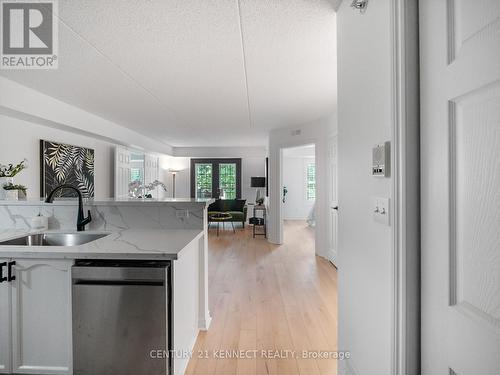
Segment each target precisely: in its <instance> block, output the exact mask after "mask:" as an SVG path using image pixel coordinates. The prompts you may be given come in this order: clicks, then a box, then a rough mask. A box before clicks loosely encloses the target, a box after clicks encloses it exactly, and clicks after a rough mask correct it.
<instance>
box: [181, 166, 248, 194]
mask: <svg viewBox="0 0 500 375" xmlns="http://www.w3.org/2000/svg"><path fill="white" fill-rule="evenodd" d="M191 197H192V198H199V199H203V198H221V199H237V198H241V159H191Z"/></svg>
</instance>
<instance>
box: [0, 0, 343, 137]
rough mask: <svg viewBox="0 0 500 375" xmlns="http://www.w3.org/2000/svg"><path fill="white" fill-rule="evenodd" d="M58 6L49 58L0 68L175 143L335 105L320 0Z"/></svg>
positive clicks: (326, 9)
mask: <svg viewBox="0 0 500 375" xmlns="http://www.w3.org/2000/svg"><path fill="white" fill-rule="evenodd" d="M59 17H60V24H59V43H60V44H59V69H57V70H53V71H2V72H1V73H0V74H1V75H3V76H5V77H7V78H9V79H12V80H15V81H17V82H19V83H21V84H23V85H26V86H28V87H31V88H34V89H36V90H39V91H41V92H43V93H46V94H48V95H51V96H53V97H55V98H58V99H60V100H62V101H64V102H66V103H69V104H73V105H76V106H78V107H80V108H82V109H85V110H87V111H90V112H93V113H95V114H97V115H99V116H102V117H104V118H106V119H109V120H112V121H114V122H116V123H118V124H120V125H123V126H126V127H128V128H131V129H134V130H136V131H138V132H140V133H142V134H144V135H147V136H150V137H153V138H155V139H158V140H161V141H163V142H165V143H168V144H171V145H173V146H238V145H245V146H256V145H263V144H265V142H266V136H267V132H268V131H269V130H270V129H273V128H279V127H283V126H288V125H295V124H300V123H304V122H307V121H311V120H314V119H317V118H320V117H323V116H327V115H329V114H331V113H332V112H333V111H334V110H335V106H336V47H335V40H336V35H335V29H336V25H335V12H334V9H333V6H332V2H331V1H330V0H287V1H283V0H281V1H280V0H239V2H238V0H168V1H167V0H134V1H132V0H126V1H125V0H93V1H92V0H64V1H59ZM240 19H241V24H240ZM240 26H241V29H240ZM241 30H242V33H241ZM244 57H245V58H246V59H244ZM245 68H246V69H245ZM245 71H246V74H245ZM247 92H248V96H247Z"/></svg>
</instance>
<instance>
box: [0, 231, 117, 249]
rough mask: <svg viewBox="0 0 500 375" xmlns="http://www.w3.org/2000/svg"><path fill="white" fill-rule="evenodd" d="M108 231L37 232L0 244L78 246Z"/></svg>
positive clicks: (102, 235) (105, 234) (100, 236)
mask: <svg viewBox="0 0 500 375" xmlns="http://www.w3.org/2000/svg"><path fill="white" fill-rule="evenodd" d="M107 235H109V233H104V234H103V233H101V234H96V233H38V234H30V235H26V236H23V237H18V238H13V239H11V240H7V241H2V242H0V246H4V245H7V246H78V245H83V244H86V243H89V242H92V241H95V240H98V239H99V238H103V237H106V236H107Z"/></svg>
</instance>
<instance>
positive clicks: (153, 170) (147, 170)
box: [144, 154, 160, 198]
mask: <svg viewBox="0 0 500 375" xmlns="http://www.w3.org/2000/svg"><path fill="white" fill-rule="evenodd" d="M159 177H160V170H159V158H158V156H157V155H154V154H145V155H144V183H145V184H149V183H151V182H153V181H155V180H159V179H160V178H159ZM158 189H159V188H156V189H155V190H153V191H152V192H151V194H152V195H153V198H158Z"/></svg>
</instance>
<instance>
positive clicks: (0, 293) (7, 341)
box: [0, 258, 12, 374]
mask: <svg viewBox="0 0 500 375" xmlns="http://www.w3.org/2000/svg"><path fill="white" fill-rule="evenodd" d="M9 260H10V259H5V258H0V266H1V267H2V270H3V274H2V275H1V277H6V276H7V263H8V262H9ZM10 295H11V283H8V282H6V280H5V281H4V280H3V278H2V280H0V374H10V373H11V371H10V359H11V350H10V349H11V333H10V330H11V325H12V324H11V319H10Z"/></svg>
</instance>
